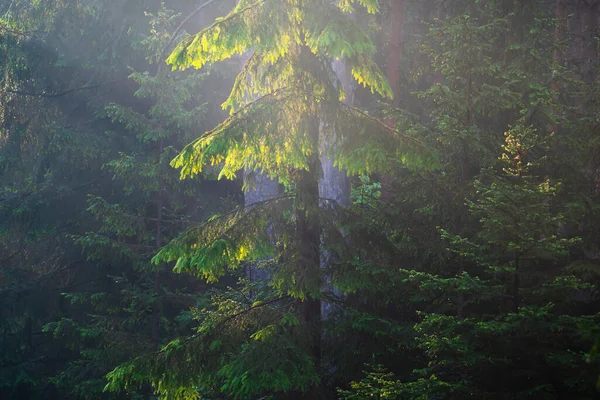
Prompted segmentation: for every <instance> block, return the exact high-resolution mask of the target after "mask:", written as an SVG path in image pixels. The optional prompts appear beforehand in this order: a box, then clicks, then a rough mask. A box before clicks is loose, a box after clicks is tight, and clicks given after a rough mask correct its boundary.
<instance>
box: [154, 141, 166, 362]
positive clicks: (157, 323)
mask: <svg viewBox="0 0 600 400" xmlns="http://www.w3.org/2000/svg"><path fill="white" fill-rule="evenodd" d="M162 152H163V139H162V138H160V139H159V141H158V154H159V158H160V155H162ZM159 163H160V161H159ZM161 173H162V168H161V165H160V164H159V167H158V193H157V198H156V249H157V251H158V250H160V248H161V246H162V223H163V213H162V209H163V186H164V182H163V179H162V176H161ZM156 268H157V270H156V271H155V272H154V294H155V296H156V300H155V303H154V312H153V314H154V315H153V319H154V321H153V322H152V343H153V344H154V348H155V350H157V349H158V346H159V341H160V337H159V329H160V273H159V271H158V266H157V267H156Z"/></svg>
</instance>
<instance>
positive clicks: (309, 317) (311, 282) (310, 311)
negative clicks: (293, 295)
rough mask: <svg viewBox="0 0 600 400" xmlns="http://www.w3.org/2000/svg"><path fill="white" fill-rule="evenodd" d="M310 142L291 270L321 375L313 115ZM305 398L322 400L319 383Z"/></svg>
mask: <svg viewBox="0 0 600 400" xmlns="http://www.w3.org/2000/svg"><path fill="white" fill-rule="evenodd" d="M309 125H310V129H311V132H310V133H309V135H310V141H311V147H312V152H311V153H312V154H311V155H310V156H309V159H308V167H309V170H308V171H298V180H297V189H296V190H297V193H296V201H295V206H294V208H295V210H294V211H295V214H296V221H297V222H296V235H297V238H298V240H299V249H298V250H299V257H300V260H299V261H300V263H299V265H298V268H299V270H297V271H294V272H295V273H296V274H298V275H299V277H300V278H301V280H302V281H304V286H305V287H304V289H305V290H306V292H307V297H306V298H305V299H301V300H298V309H299V311H300V317H301V319H302V321H303V328H304V329H305V331H306V338H307V340H308V343H307V345H308V350H309V352H310V354H311V356H312V358H313V362H314V365H315V368H316V371H317V374H319V376H321V351H322V350H321V337H322V334H323V327H322V314H321V298H320V297H321V295H320V291H321V288H322V284H323V282H322V279H321V276H322V274H321V224H320V221H319V208H320V204H319V202H320V198H319V179H318V176H319V175H320V173H321V172H320V170H321V165H320V160H319V131H320V121H319V119H318V118H317V116H314V117H313V118H312V121H311V123H310V124H309ZM304 398H307V399H308V398H310V399H315V400H319V399H324V398H325V392H324V388H323V385H322V384H317V385H315V386H314V387H313V388H312V389H311V390H310V391H309V392H308V393H307V394H306V395H305V396H304Z"/></svg>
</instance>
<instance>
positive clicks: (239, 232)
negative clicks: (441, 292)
mask: <svg viewBox="0 0 600 400" xmlns="http://www.w3.org/2000/svg"><path fill="white" fill-rule="evenodd" d="M356 3H358V4H360V5H361V6H363V7H364V9H365V10H366V11H367V12H369V13H374V12H376V11H377V9H378V4H377V1H364V0H363V1H358V2H355V1H342V2H338V3H332V2H322V1H314V0H289V1H273V0H260V1H249V0H245V1H240V2H239V3H238V5H237V6H236V7H235V9H234V10H233V11H232V12H231V13H229V14H228V15H227V16H225V17H223V18H219V19H217V20H216V21H215V23H214V24H213V25H211V26H210V27H209V28H207V29H205V30H203V31H202V32H200V33H198V34H196V35H193V36H190V37H189V38H187V39H185V40H184V41H183V42H182V43H180V44H179V46H178V47H177V48H176V49H175V51H174V52H173V54H172V55H171V56H170V57H169V59H168V62H169V63H171V64H173V65H174V67H175V68H182V69H183V68H187V67H191V66H193V67H196V68H201V67H203V66H204V65H205V64H208V63H213V62H218V61H222V60H225V59H227V58H230V57H231V56H233V55H234V54H241V53H242V52H244V51H246V50H250V51H252V55H251V56H250V58H249V59H248V61H247V62H246V63H245V65H244V67H243V70H242V72H241V73H240V74H239V75H238V77H237V79H236V82H235V84H234V87H233V89H232V91H231V94H230V97H229V98H228V99H227V100H226V101H225V103H224V105H223V106H224V108H226V109H229V110H230V114H231V115H230V117H229V118H227V119H226V120H225V121H224V122H223V123H221V124H220V125H219V126H217V127H216V128H215V129H213V130H211V131H209V132H207V133H205V134H204V135H202V136H201V137H200V138H198V139H197V140H195V141H194V142H193V143H191V144H190V145H188V146H187V147H186V148H185V149H184V150H183V151H182V152H181V154H180V155H179V156H178V157H177V158H175V160H174V161H173V163H172V165H173V166H174V167H177V168H181V176H182V177H183V178H185V177H190V176H194V175H197V174H198V173H201V172H202V171H203V170H204V168H205V166H206V165H213V166H215V167H216V168H218V174H219V177H224V178H230V179H232V178H235V177H236V173H237V172H238V171H239V170H246V171H255V172H257V173H262V174H264V175H266V176H268V177H269V178H272V179H277V180H278V181H279V183H280V184H282V185H283V187H284V192H283V194H282V195H281V196H279V197H277V198H273V199H269V200H266V201H263V202H259V203H255V204H252V205H251V206H249V207H245V208H240V209H238V210H235V211H233V212H230V213H227V214H223V215H221V216H219V217H215V218H213V219H211V220H210V221H209V222H207V223H206V224H203V225H202V226H200V227H198V228H196V229H192V230H190V231H189V232H187V233H185V234H184V235H182V236H180V237H179V238H177V239H175V240H174V241H173V242H171V243H170V244H168V245H167V246H166V247H165V248H163V249H162V250H161V252H160V253H159V254H158V255H157V256H156V257H155V262H172V261H176V264H175V270H176V271H178V272H190V273H193V274H196V275H199V276H201V277H203V278H205V279H207V280H208V281H217V280H218V279H219V278H221V277H222V276H224V275H225V274H227V273H228V272H230V271H233V270H235V269H237V268H239V267H241V266H243V265H245V263H247V262H253V263H256V264H258V265H259V266H261V267H262V268H268V269H270V271H271V272H270V274H269V278H268V282H266V283H265V282H261V284H259V285H253V284H252V283H251V282H245V283H244V282H242V285H240V286H239V287H238V288H237V289H231V290H229V291H227V292H225V293H219V294H215V296H214V301H213V304H212V306H211V307H209V308H207V309H205V310H198V316H197V318H198V319H199V321H200V325H199V327H198V333H197V334H196V335H193V336H191V337H187V338H181V339H180V340H177V341H174V342H172V343H171V344H169V345H168V346H165V347H164V348H163V349H162V350H161V351H160V352H158V353H157V354H155V355H152V356H150V357H140V358H138V359H136V360H134V361H132V362H131V363H129V364H126V365H123V366H121V367H119V368H117V369H115V370H114V371H113V372H111V373H110V374H109V378H110V380H111V383H110V384H109V385H108V386H107V388H108V389H109V390H112V389H118V388H121V387H125V388H132V387H135V386H136V385H138V384H140V383H141V382H144V381H146V380H149V381H150V382H151V383H152V384H153V386H154V387H155V390H156V392H157V393H158V394H159V395H160V396H161V397H162V398H172V399H175V398H186V399H187V398H197V397H198V396H199V392H200V393H208V392H211V391H212V392H217V393H218V392H223V393H225V394H228V395H230V396H233V397H235V398H250V397H253V396H258V395H275V394H277V393H282V392H290V391H291V392H293V394H290V395H291V396H296V397H306V398H313V399H316V398H323V397H325V396H326V395H327V388H326V386H327V385H326V382H325V378H326V376H327V375H328V370H327V368H325V366H327V365H328V361H329V360H327V358H326V356H325V352H324V349H323V346H322V345H323V337H322V333H323V321H322V319H321V302H322V299H323V298H324V296H331V293H326V292H324V289H325V287H324V282H323V274H324V270H323V269H322V266H321V261H322V257H321V255H322V252H323V250H324V249H325V248H327V250H328V251H329V252H330V253H329V254H332V253H331V251H335V254H336V255H338V256H339V257H331V259H336V260H341V261H340V262H342V263H344V262H347V261H348V260H350V259H352V256H348V254H346V255H342V254H343V253H344V252H345V251H346V250H348V247H350V246H349V243H348V242H347V240H345V239H344V237H343V236H342V235H341V233H340V225H339V220H336V218H335V217H336V215H338V214H339V213H340V210H339V206H338V205H337V204H336V203H335V201H332V200H331V199H321V198H319V181H320V179H321V175H322V171H321V165H320V151H321V149H322V148H323V146H322V144H323V143H327V144H328V145H329V146H328V148H329V149H335V151H332V152H331V154H328V156H329V157H331V158H332V159H333V160H334V162H335V165H336V166H337V167H338V168H340V169H341V168H344V169H346V171H348V173H350V174H366V173H370V172H373V171H376V170H379V169H381V170H385V169H386V168H388V166H389V164H391V163H398V162H407V163H413V164H415V165H416V164H420V165H427V163H428V162H430V161H431V162H432V160H433V157H432V156H431V155H428V153H427V152H426V151H425V150H424V149H423V148H422V146H421V144H420V142H418V141H417V140H415V139H411V138H409V137H407V136H404V135H402V134H400V133H399V132H397V131H395V130H393V129H391V128H389V127H388V126H387V125H385V124H384V123H382V122H381V121H380V120H378V119H376V118H374V117H372V116H370V115H368V114H367V113H365V112H363V111H361V110H360V109H358V108H355V107H352V106H350V105H347V104H344V103H343V102H342V100H343V98H344V95H345V93H344V91H343V88H342V85H341V84H340V82H338V80H337V78H336V75H335V72H334V71H333V70H332V67H331V60H332V59H337V58H343V59H344V61H345V63H346V65H347V67H348V68H349V70H350V71H352V75H353V77H354V78H355V79H356V80H357V81H358V83H360V84H363V85H365V86H367V87H369V88H370V89H371V91H372V92H374V93H376V94H378V95H380V96H383V97H390V96H391V95H392V94H391V91H390V88H389V85H388V83H387V81H386V79H385V77H384V76H383V74H382V73H381V71H380V70H379V68H378V67H377V65H376V64H375V62H374V61H373V60H372V59H371V57H372V56H373V54H374V53H375V47H374V45H373V44H372V42H371V39H370V37H369V34H368V33H367V32H366V31H365V30H364V29H362V28H361V27H360V26H359V25H357V24H356V23H355V22H354V21H353V20H352V19H351V18H349V15H348V12H350V11H352V10H353V9H354V7H355V6H356V5H357V4H356ZM395 149H397V151H396V150H395ZM419 150H421V151H419ZM245 186H246V189H248V188H251V187H252V182H251V181H248V182H246V184H245ZM332 267H333V265H327V267H326V268H325V270H327V269H330V268H332ZM334 285H335V282H334ZM165 362H168V363H169V365H170V367H169V368H168V369H165V365H164V364H165ZM329 368H330V367H329ZM302 393H304V394H302Z"/></svg>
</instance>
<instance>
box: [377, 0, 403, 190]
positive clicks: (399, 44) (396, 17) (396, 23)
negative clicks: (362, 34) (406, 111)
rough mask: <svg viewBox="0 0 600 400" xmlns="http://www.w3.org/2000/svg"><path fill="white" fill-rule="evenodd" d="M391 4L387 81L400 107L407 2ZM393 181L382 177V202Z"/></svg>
mask: <svg viewBox="0 0 600 400" xmlns="http://www.w3.org/2000/svg"><path fill="white" fill-rule="evenodd" d="M390 2H391V13H390V14H391V27H390V34H389V36H388V53H387V59H386V63H385V71H386V75H387V79H388V81H389V83H390V86H391V88H392V93H393V94H394V99H393V100H392V105H393V106H394V107H399V106H400V64H401V63H402V53H403V49H404V20H405V18H406V3H405V0H390ZM386 122H387V124H388V125H389V126H392V127H393V126H394V125H395V124H396V121H394V120H393V119H389V120H387V121H386ZM390 183H391V179H390V177H389V176H388V175H383V176H382V177H381V200H383V201H388V200H389V199H390V193H389V187H390Z"/></svg>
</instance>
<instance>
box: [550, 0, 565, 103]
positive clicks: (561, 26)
mask: <svg viewBox="0 0 600 400" xmlns="http://www.w3.org/2000/svg"><path fill="white" fill-rule="evenodd" d="M554 14H555V17H556V22H557V23H556V27H555V28H554V46H555V48H554V51H553V52H552V57H553V58H554V62H555V65H556V67H557V68H561V67H563V66H564V53H563V51H562V49H561V47H562V46H564V42H565V38H566V31H565V21H566V20H565V18H566V15H565V5H564V3H563V0H556V3H555V6H554ZM557 72H558V71H557ZM560 87H561V84H560V79H557V78H555V79H554V80H553V81H552V90H554V91H555V92H556V96H557V97H558V95H559V93H560Z"/></svg>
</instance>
